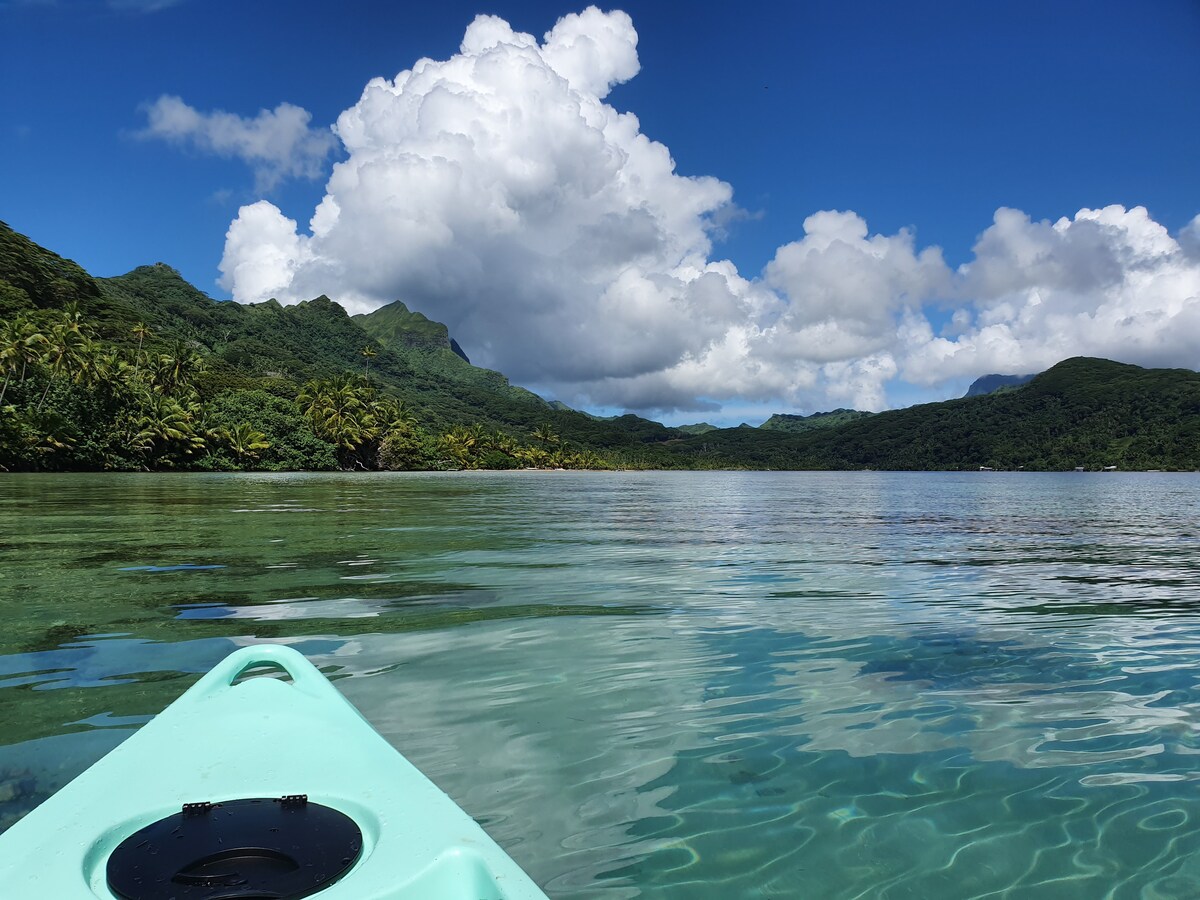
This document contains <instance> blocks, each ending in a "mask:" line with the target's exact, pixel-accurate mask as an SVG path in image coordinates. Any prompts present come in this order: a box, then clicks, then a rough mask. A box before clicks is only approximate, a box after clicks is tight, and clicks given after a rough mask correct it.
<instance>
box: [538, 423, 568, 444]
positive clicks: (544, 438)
mask: <svg viewBox="0 0 1200 900" xmlns="http://www.w3.org/2000/svg"><path fill="white" fill-rule="evenodd" d="M533 439H534V440H535V441H538V442H539V443H541V444H542V445H543V446H544V447H553V446H556V445H557V444H558V443H559V441H561V440H562V439H561V438H560V437H559V436H558V435H557V434H555V433H554V429H553V428H552V427H550V423H549V422H543V423H542V424H541V425H539V426H538V427H537V428H535V429H533Z"/></svg>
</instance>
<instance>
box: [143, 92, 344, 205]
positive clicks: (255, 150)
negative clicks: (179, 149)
mask: <svg viewBox="0 0 1200 900" xmlns="http://www.w3.org/2000/svg"><path fill="white" fill-rule="evenodd" d="M146 119H147V122H146V127H145V128H144V129H143V130H142V131H140V132H139V135H140V136H141V137H145V138H158V139H161V140H165V141H169V142H171V143H175V144H180V145H184V146H190V147H193V148H195V149H196V150H199V151H201V152H204V153H213V154H216V155H218V156H224V157H233V158H237V159H241V160H243V161H245V162H246V163H249V164H250V166H251V167H252V168H253V169H254V175H255V182H256V185H257V187H258V189H259V190H261V191H267V190H270V189H271V188H273V187H274V186H275V185H276V184H278V183H279V182H280V181H281V180H282V179H284V178H289V177H290V178H296V177H299V178H317V177H320V175H321V174H322V173H323V171H324V166H325V161H326V160H327V159H328V158H329V155H330V153H332V152H333V150H334V148H335V147H336V145H337V142H336V139H335V138H334V136H333V134H332V132H330V131H328V130H326V129H318V128H312V127H310V124H309V123H310V122H311V121H312V114H311V113H309V112H308V110H306V109H302V108H301V107H299V106H293V105H292V104H291V103H280V104H279V105H278V106H276V107H275V108H274V109H271V110H267V109H263V110H259V113H258V115H257V116H255V117H254V118H247V117H244V116H239V115H237V114H235V113H230V112H224V111H222V110H216V111H214V112H208V113H205V112H201V111H199V110H197V109H195V108H194V107H192V106H189V105H188V104H187V103H185V102H184V101H183V100H182V99H180V98H179V97H174V96H171V95H169V94H164V95H163V96H161V97H159V98H158V99H157V100H155V101H154V102H153V103H151V104H149V105H148V106H147V107H146Z"/></svg>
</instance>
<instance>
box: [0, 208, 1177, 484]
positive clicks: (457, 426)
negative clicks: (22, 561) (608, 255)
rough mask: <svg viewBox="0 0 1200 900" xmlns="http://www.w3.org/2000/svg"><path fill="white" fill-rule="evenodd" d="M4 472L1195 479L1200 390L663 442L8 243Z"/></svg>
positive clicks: (327, 334)
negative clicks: (790, 473) (1118, 473)
mask: <svg viewBox="0 0 1200 900" xmlns="http://www.w3.org/2000/svg"><path fill="white" fill-rule="evenodd" d="M0 379H2V381H0V468H3V469H8V470H57V471H61V470H99V469H170V468H176V469H179V468H184V469H202V470H232V469H275V470H292V469H317V470H320V469H336V468H341V469H374V468H388V469H425V470H427V469H463V468H467V469H469V468H489V469H504V468H516V467H561V468H574V467H586V468H762V469H861V468H871V469H979V468H981V467H987V468H994V469H1027V470H1070V469H1074V468H1077V467H1084V468H1088V469H1103V468H1109V467H1117V468H1119V469H1187V470H1194V469H1200V374H1197V373H1196V372H1192V371H1190V370H1182V369H1171V370H1167V369H1142V368H1138V367H1136V366H1128V365H1122V364H1120V363H1113V362H1109V361H1106V360H1096V359H1082V358H1081V359H1071V360H1067V361H1065V362H1063V363H1060V364H1059V365H1057V366H1055V367H1053V368H1051V369H1050V370H1048V371H1046V372H1043V373H1042V374H1041V375H1039V376H1037V377H1035V378H1033V379H1032V380H1031V381H1029V382H1028V383H1027V384H1024V385H1021V386H1018V387H1007V388H1005V389H1004V390H1002V391H999V392H997V393H994V394H988V395H985V396H971V397H966V398H963V399H960V400H950V401H946V402H943V403H931V404H925V405H922V406H915V407H911V408H908V409H902V410H893V411H890V412H885V413H879V414H875V415H871V414H866V413H859V412H856V411H853V410H835V411H834V412H832V413H819V414H816V415H813V416H793V415H779V416H774V417H772V419H771V420H769V421H768V423H765V424H764V426H763V427H762V428H751V427H749V426H743V427H740V428H731V429H713V428H712V427H711V426H708V425H703V424H701V425H697V426H688V427H684V428H668V427H666V426H663V425H661V424H659V423H657V422H651V421H649V420H647V419H643V418H640V417H638V416H634V415H625V416H618V417H614V418H598V417H595V416H591V415H588V414H585V413H581V412H577V411H575V410H571V409H569V408H566V407H564V406H563V405H562V404H559V403H548V402H546V401H545V400H543V399H542V398H540V397H538V396H536V395H534V394H532V393H530V392H529V391H526V390H523V389H521V388H518V387H515V386H513V385H511V384H509V382H508V380H507V379H505V378H504V376H502V375H500V374H499V373H497V372H492V371H488V370H486V369H481V368H478V367H476V366H472V365H470V363H468V362H467V361H466V359H465V356H464V354H462V352H461V350H459V349H458V348H457V346H456V345H454V344H453V342H452V341H451V339H450V336H449V335H448V334H447V332H446V328H445V326H444V325H441V324H440V323H438V322H434V321H431V320H429V319H427V318H426V317H425V316H423V315H421V314H419V313H416V312H412V311H410V310H408V309H407V307H405V306H404V304H403V303H400V302H396V303H393V304H390V305H388V306H385V307H383V308H382V309H379V310H376V311H375V312H373V313H370V314H368V315H363V316H354V317H351V316H349V315H347V314H346V312H345V310H344V309H342V307H341V306H339V305H338V304H336V303H334V302H333V301H332V300H330V299H329V298H327V297H318V298H316V299H315V300H311V301H308V302H306V303H300V304H297V305H295V306H288V307H285V306H282V305H280V304H279V303H276V302H275V301H268V302H266V303H259V304H250V305H242V304H237V303H224V302H218V301H214V300H212V299H210V298H209V297H207V296H205V295H204V294H203V293H201V292H200V291H198V290H197V289H196V288H194V287H192V286H191V285H190V284H188V283H187V282H186V281H184V280H183V278H182V277H180V275H179V274H178V273H177V272H175V271H174V270H173V269H171V268H170V267H169V266H166V265H163V264H161V263H159V264H157V265H153V266H143V267H140V268H138V269H135V270H134V271H132V272H130V273H128V274H126V275H122V276H119V277H116V278H92V277H91V276H90V275H88V273H87V272H85V271H84V270H83V269H82V268H80V267H79V266H78V265H76V264H75V263H73V262H71V261H70V260H66V259H63V258H62V257H59V256H57V255H56V254H54V253H52V252H50V251H48V250H46V249H44V248H42V247H39V246H38V245H37V244H35V243H33V242H32V241H30V240H29V239H28V238H26V237H24V236H23V235H20V234H18V233H16V232H15V231H13V230H12V229H11V228H9V227H8V226H6V225H4V224H3V223H0Z"/></svg>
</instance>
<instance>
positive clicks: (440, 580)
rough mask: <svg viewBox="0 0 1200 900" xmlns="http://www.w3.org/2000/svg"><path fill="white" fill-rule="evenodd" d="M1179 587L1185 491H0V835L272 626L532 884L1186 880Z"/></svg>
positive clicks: (291, 484)
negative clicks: (480, 828)
mask: <svg viewBox="0 0 1200 900" xmlns="http://www.w3.org/2000/svg"><path fill="white" fill-rule="evenodd" d="M1198 585H1200V479H1197V478H1196V477H1195V476H1192V475H1168V474H1162V475H1151V474H1142V475H1134V474H1129V475H1122V474H1116V475H1076V474H1073V473H1072V474H1067V475H1035V474H1006V473H995V474H975V473H971V474H965V475H953V474H881V473H848V474H833V473H795V474H791V473H788V474H784V473H711V474H709V473H703V474H700V473H619V474H611V473H596V474H591V473H523V472H522V473H511V474H479V473H472V474H463V475H432V476H411V475H379V476H371V475H358V476H336V475H334V476H321V475H304V476H297V475H284V476H252V475H241V476H202V475H181V476H170V475H164V476H147V475H113V476H94V475H89V476H4V477H3V478H0V622H2V623H3V628H2V629H0V828H3V827H6V826H7V825H8V824H11V822H12V821H14V820H15V818H16V817H19V816H20V815H21V814H23V812H24V811H26V810H27V809H28V808H30V807H31V806H32V805H33V804H35V803H36V802H37V801H38V800H39V799H41V798H42V797H44V796H45V795H46V793H47V792H49V791H52V790H54V789H56V788H57V787H59V786H61V784H63V783H64V782H65V781H66V780H67V779H69V778H70V777H71V776H72V775H74V774H75V773H77V772H78V771H80V770H81V769H82V768H84V767H85V766H86V765H88V764H89V763H90V762H92V761H94V760H95V759H96V758H98V757H99V756H100V755H102V754H103V753H104V752H106V751H107V750H108V749H109V748H111V747H112V746H115V745H116V744H117V743H119V742H120V740H122V739H123V738H124V737H126V736H128V735H129V734H130V733H132V731H133V730H134V729H136V727H137V726H138V725H139V724H141V723H143V722H145V721H147V720H148V718H149V717H150V716H152V715H153V714H154V713H156V712H158V711H159V710H160V709H162V708H163V707H164V706H165V705H166V704H167V703H169V702H170V701H171V700H172V699H174V698H175V697H176V696H178V695H179V694H180V693H181V692H182V691H183V690H184V689H185V688H186V687H187V686H188V685H189V684H191V683H192V682H193V681H194V680H195V679H196V678H197V677H198V676H199V674H200V673H201V672H203V671H205V670H207V669H208V668H209V667H210V666H211V665H213V664H214V663H215V662H216V661H217V660H219V659H221V658H222V657H223V656H224V655H226V654H227V653H228V652H229V651H230V650H232V649H233V648H234V647H236V646H239V645H242V644H246V643H250V642H255V641H264V640H267V641H283V642H286V643H289V644H293V645H295V646H296V647H298V648H299V649H300V650H302V651H303V652H305V653H306V654H308V656H309V657H310V658H311V659H313V660H314V661H315V662H316V663H317V664H318V665H319V666H321V667H322V668H323V669H324V670H325V671H326V672H328V673H330V674H331V675H332V676H333V677H335V678H337V679H338V686H339V687H340V688H341V690H342V691H343V692H344V693H345V694H346V695H347V696H348V697H349V698H350V699H351V700H352V701H353V702H354V703H355V704H356V705H357V706H358V707H359V708H360V709H361V710H362V711H363V712H364V714H365V715H366V716H367V717H368V718H369V719H370V720H371V721H372V723H373V724H374V725H375V726H376V728H378V729H379V730H380V732H381V733H383V734H384V735H385V737H387V738H388V739H389V740H390V741H391V742H392V743H393V744H395V745H396V746H397V747H398V748H400V749H401V750H402V751H403V752H404V753H405V754H406V755H407V756H408V757H409V758H410V759H411V760H412V761H413V762H414V763H416V764H417V765H418V766H419V767H421V768H422V769H423V770H424V771H425V772H426V773H427V774H428V775H430V777H432V778H433V779H434V780H435V781H436V782H438V784H440V785H441V786H442V787H443V788H444V789H445V790H446V791H448V792H449V793H450V794H451V795H452V796H453V797H454V798H455V799H456V800H457V801H458V802H459V803H460V805H462V806H463V807H464V808H466V809H467V810H468V811H469V812H470V813H471V814H472V815H474V816H475V817H476V818H477V819H478V820H479V821H480V822H482V823H483V824H484V825H485V827H487V828H488V830H489V831H490V832H491V833H492V834H493V836H495V837H496V838H497V840H498V841H499V842H500V843H501V844H502V845H503V846H505V847H506V849H508V850H509V852H510V853H511V854H512V855H513V856H514V857H515V858H516V859H517V860H518V861H519V862H520V863H521V864H522V865H523V866H524V867H525V868H526V869H527V870H528V871H529V872H530V873H531V874H532V875H533V876H534V877H535V878H536V879H537V880H538V881H539V882H540V883H541V884H543V886H544V887H545V888H546V890H547V892H548V893H549V894H550V895H551V896H553V897H556V898H568V897H570V898H582V897H606V898H609V897H611V898H626V897H628V898H633V897H644V898H672V900H674V898H681V900H682V898H700V900H707V898H714V900H715V898H729V897H737V898H759V897H762V898H768V897H773V898H778V897H802V896H809V897H821V898H851V897H864V898H866V897H871V898H874V897H887V898H901V897H913V898H941V897H945V898H967V897H1012V898H1018V897H1019V898H1030V897H1033V898H1036V897H1047V898H1050V897H1053V898H1056V900H1057V898H1075V897H1078V898H1088V900H1092V898H1101V897H1114V898H1124V897H1129V898H1133V897H1137V898H1167V897H1171V898H1184V897H1195V896H1200V794H1198V792H1197V791H1198V786H1197V783H1196V780H1197V777H1198V772H1200V757H1198V754H1200V731H1198V729H1197V725H1198V723H1200V684H1198V680H1200V617H1198V615H1197V613H1198V611H1200V591H1198V590H1197V587H1198ZM163 764H164V765H169V761H166V760H164V763H163Z"/></svg>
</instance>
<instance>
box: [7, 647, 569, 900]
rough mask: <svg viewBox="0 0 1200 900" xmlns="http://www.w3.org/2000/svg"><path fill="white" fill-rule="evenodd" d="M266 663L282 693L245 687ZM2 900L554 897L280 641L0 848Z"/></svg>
mask: <svg viewBox="0 0 1200 900" xmlns="http://www.w3.org/2000/svg"><path fill="white" fill-rule="evenodd" d="M262 666H270V667H272V668H276V669H282V670H283V671H284V672H286V673H287V674H288V675H289V676H290V677H291V682H290V683H289V682H288V681H285V680H282V679H279V678H257V677H256V678H246V679H243V680H241V681H238V678H239V676H241V675H242V674H243V673H245V672H246V671H247V670H249V669H254V668H258V667H262ZM185 804H186V806H185ZM0 896H3V897H5V898H11V900H48V898H53V900H76V898H78V900H95V898H101V900H114V898H124V900H191V898H204V900H264V898H278V900H290V898H300V897H310V896H311V897H317V898H318V900H546V895H545V894H544V893H542V891H541V890H540V889H539V888H538V887H537V885H535V884H534V883H533V881H532V880H531V879H530V878H529V876H528V875H526V874H525V873H524V872H523V871H522V870H521V869H520V868H519V867H518V866H517V864H516V863H515V862H513V861H512V860H511V859H510V858H509V857H508V856H507V855H506V854H505V853H504V851H503V850H501V849H500V847H499V846H497V845H496V843H495V842H494V841H493V840H492V839H491V838H490V837H488V836H487V834H486V833H484V831H483V829H482V828H480V827H479V825H477V824H476V823H475V822H474V820H472V819H471V817H470V816H468V815H467V814H466V813H465V812H463V811H462V810H461V809H459V808H458V806H456V805H455V804H454V802H453V801H452V800H451V799H450V798H449V797H447V796H446V795H445V794H444V793H442V791H441V790H439V789H438V788H437V787H436V786H435V785H434V784H433V783H432V782H431V781H430V780H429V779H428V778H426V777H425V776H424V775H422V774H421V772H419V771H418V770H417V769H416V768H415V767H414V766H413V765H412V764H411V763H409V762H408V760H406V759H405V758H404V757H403V756H401V755H400V754H399V753H398V752H397V751H396V750H395V749H394V748H392V746H391V745H390V744H388V743H387V742H386V741H385V740H384V739H383V738H382V737H381V736H380V735H379V734H378V733H377V732H376V731H375V730H374V729H373V728H372V727H371V726H370V724H369V723H368V722H367V721H366V720H365V719H364V718H363V717H362V715H361V714H360V713H359V712H358V710H356V709H355V708H354V707H353V706H352V705H351V704H350V702H349V701H348V700H346V698H345V697H343V696H342V695H341V693H340V692H339V691H338V690H337V689H336V688H335V687H334V686H333V685H332V684H331V683H330V682H329V680H328V679H326V678H325V676H324V675H322V674H321V673H320V672H319V671H318V670H317V669H316V667H315V666H313V664H312V663H310V662H309V661H308V660H307V659H305V658H304V656H302V655H301V654H300V653H298V652H297V651H295V650H293V649H291V648H289V647H284V646H280V645H275V644H262V645H258V646H254V647H245V648H243V649H241V650H238V651H236V652H235V653H233V654H231V655H230V656H228V657H226V658H225V659H224V660H223V661H222V662H220V663H218V664H217V666H216V667H214V668H213V669H212V670H211V671H210V672H209V673H208V674H207V675H205V676H204V677H203V678H201V679H200V680H199V681H198V682H196V684H194V685H193V686H192V687H191V688H190V689H189V690H188V691H187V692H186V693H184V694H183V696H181V697H180V698H179V699H178V700H176V701H175V702H174V703H172V704H171V705H170V706H169V707H167V708H166V709H165V710H164V711H163V712H162V713H161V714H159V715H158V716H157V717H155V718H154V719H153V720H152V721H151V722H149V723H148V724H147V725H145V726H143V727H142V728H141V729H140V730H139V731H138V732H137V733H136V734H134V735H133V736H132V737H130V738H129V739H128V740H126V741H125V742H124V743H123V744H121V745H120V746H119V747H117V748H116V749H115V750H113V751H112V752H111V753H109V754H108V755H107V756H105V757H104V758H103V759H101V760H100V761H99V762H97V763H96V764H95V765H93V766H92V767H91V768H89V769H88V770H87V771H85V772H84V773H83V774H82V775H80V776H79V777H78V778H76V779H75V780H74V781H72V782H71V783H70V784H68V785H67V786H66V787H64V788H63V789H62V790H61V791H59V792H58V793H57V794H55V795H54V796H53V797H51V798H50V799H49V800H47V801H46V802H45V803H43V804H42V805H41V806H40V807H38V808H37V809H35V810H34V811H33V812H31V813H29V815H27V816H26V817H25V818H24V819H22V820H21V821H20V822H18V823H17V824H16V825H14V826H13V827H12V828H10V829H9V830H8V831H7V832H6V833H5V834H4V835H2V836H0Z"/></svg>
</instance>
